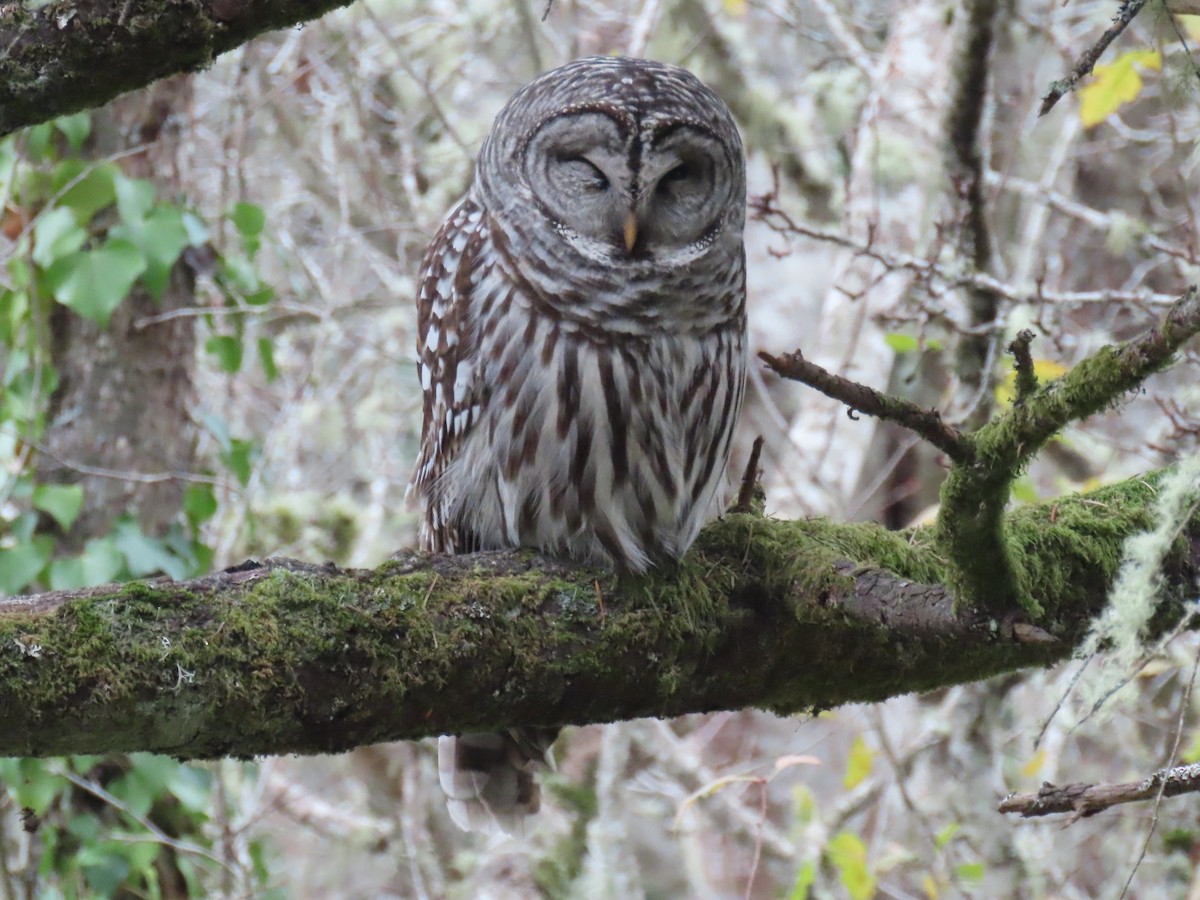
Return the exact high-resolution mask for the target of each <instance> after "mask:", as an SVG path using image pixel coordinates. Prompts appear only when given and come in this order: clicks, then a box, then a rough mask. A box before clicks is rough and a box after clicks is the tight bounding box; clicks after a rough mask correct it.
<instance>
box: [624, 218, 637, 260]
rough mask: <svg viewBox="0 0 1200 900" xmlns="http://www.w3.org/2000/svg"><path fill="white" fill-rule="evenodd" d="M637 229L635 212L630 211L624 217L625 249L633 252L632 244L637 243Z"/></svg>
mask: <svg viewBox="0 0 1200 900" xmlns="http://www.w3.org/2000/svg"><path fill="white" fill-rule="evenodd" d="M637 231H638V221H637V213H634V212H631V213H630V214H629V215H628V216H626V217H625V249H626V250H628V251H629V252H630V253H632V252H633V245H634V244H636V243H637Z"/></svg>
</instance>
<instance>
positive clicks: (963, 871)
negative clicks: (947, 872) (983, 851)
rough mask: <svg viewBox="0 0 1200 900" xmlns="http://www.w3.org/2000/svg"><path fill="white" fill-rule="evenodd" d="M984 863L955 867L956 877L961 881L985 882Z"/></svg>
mask: <svg viewBox="0 0 1200 900" xmlns="http://www.w3.org/2000/svg"><path fill="white" fill-rule="evenodd" d="M983 873H984V868H983V863H978V862H976V863H963V864H962V865H958V866H955V867H954V875H955V877H956V878H958V880H959V881H973V882H980V881H983Z"/></svg>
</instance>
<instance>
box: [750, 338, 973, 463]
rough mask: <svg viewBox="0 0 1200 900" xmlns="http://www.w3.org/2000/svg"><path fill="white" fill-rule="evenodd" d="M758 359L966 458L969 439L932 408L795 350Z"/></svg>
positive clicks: (853, 407) (970, 452) (852, 411)
mask: <svg viewBox="0 0 1200 900" xmlns="http://www.w3.org/2000/svg"><path fill="white" fill-rule="evenodd" d="M758 357H759V359H761V360H762V361H763V362H765V363H766V364H767V365H768V366H770V368H771V369H772V370H773V371H774V372H775V373H776V374H778V375H781V376H782V377H784V378H790V379H791V380H793V381H799V382H801V383H802V384H807V385H808V386H809V387H812V388H816V389H817V390H818V391H820V392H821V393H822V394H824V395H825V396H826V397H832V398H833V399H834V400H840V401H842V402H843V403H845V404H846V405H847V406H848V407H850V410H849V413H850V416H851V417H852V418H853V417H854V415H855V413H858V412H864V413H866V414H867V415H869V416H874V417H875V418H877V419H884V420H885V421H888V422H895V423H896V424H897V425H901V426H903V427H904V428H907V429H908V430H909V431H912V432H915V433H916V434H919V435H920V436H921V437H923V438H925V440H927V441H929V443H931V444H933V445H934V446H935V447H937V448H938V449H939V450H941V451H942V452H943V453H945V454H946V455H947V456H949V457H950V458H951V459H953V460H955V461H956V462H963V463H966V462H970V460H971V459H972V457H973V450H972V447H971V444H970V439H969V438H967V437H966V436H965V435H963V434H962V433H961V432H959V431H958V429H956V428H954V427H953V426H951V425H947V424H946V423H945V422H943V421H942V417H941V415H940V414H939V413H938V411H937V410H935V409H930V410H926V409H922V408H921V407H919V406H917V405H916V404H915V403H910V402H909V401H907V400H902V399H901V398H899V397H891V396H888V395H887V394H883V393H880V392H879V391H877V390H875V389H874V388H870V387H867V386H866V385H864V384H858V383H857V382H854V381H851V380H849V379H848V378H843V377H842V376H840V375H835V374H834V373H833V372H830V371H828V370H827V369H823V368H822V367H821V366H818V365H817V364H816V363H813V362H809V361H808V360H807V359H805V358H804V357H803V355H801V353H800V351H799V350H797V351H795V352H794V353H785V354H784V355H783V356H772V355H771V354H770V353H766V352H761V353H759V354H758Z"/></svg>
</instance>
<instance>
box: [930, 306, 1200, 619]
mask: <svg viewBox="0 0 1200 900" xmlns="http://www.w3.org/2000/svg"><path fill="white" fill-rule="evenodd" d="M1198 332H1200V299H1198V295H1197V291H1196V288H1195V287H1191V288H1189V289H1188V291H1187V293H1185V294H1184V295H1183V296H1182V297H1181V298H1180V299H1179V300H1178V301H1177V302H1176V303H1175V304H1174V305H1173V306H1172V307H1171V308H1170V310H1168V312H1167V314H1166V316H1165V317H1164V319H1163V320H1162V322H1160V323H1159V325H1158V326H1156V327H1154V328H1152V329H1150V331H1148V332H1146V333H1145V334H1143V335H1141V336H1140V337H1137V338H1135V339H1133V340H1131V341H1127V342H1126V343H1124V344H1120V345H1117V346H1106V347H1103V348H1102V349H1101V350H1100V351H1099V352H1097V353H1095V354H1093V355H1092V356H1090V357H1088V358H1087V359H1085V360H1084V361H1083V362H1081V363H1079V364H1078V365H1077V366H1075V367H1074V368H1073V369H1071V371H1070V372H1068V373H1067V374H1066V375H1064V376H1062V377H1061V378H1059V379H1057V380H1055V381H1052V382H1049V383H1048V384H1046V385H1044V386H1042V387H1040V388H1038V389H1036V390H1031V388H1032V387H1033V385H1032V384H1030V383H1029V381H1028V379H1023V380H1022V383H1023V390H1025V391H1026V392H1027V393H1026V395H1025V396H1024V397H1022V402H1019V403H1014V404H1013V405H1012V406H1011V407H1010V408H1009V409H1008V410H1006V411H1005V412H1003V413H1001V414H1000V415H999V416H998V417H996V418H995V419H993V420H992V421H991V422H989V423H988V424H986V425H984V426H982V427H981V428H980V429H979V430H978V431H976V432H975V433H974V434H972V435H971V439H972V441H973V444H974V449H975V456H974V459H973V460H971V461H970V462H968V463H965V464H964V463H956V464H955V465H954V466H953V467H952V468H951V470H950V473H949V474H948V475H947V477H946V481H945V483H944V484H943V485H942V492H941V510H940V512H939V514H938V524H937V529H936V533H937V539H938V543H939V545H940V546H941V547H942V548H943V549H944V550H945V552H946V554H947V556H948V558H949V560H950V562H951V563H952V565H953V567H954V575H953V577H952V584H953V585H954V587H955V589H956V591H957V592H958V593H959V594H960V595H961V599H963V600H964V601H966V602H970V603H973V604H977V605H979V606H980V607H982V608H986V609H991V610H993V611H994V612H996V613H997V614H1004V612H1005V611H1006V610H1015V609H1024V610H1025V612H1026V613H1028V614H1029V615H1030V616H1033V617H1034V618H1036V617H1038V616H1040V615H1041V613H1042V610H1043V605H1042V603H1041V602H1039V600H1038V599H1037V598H1038V593H1037V592H1036V591H1033V590H1031V588H1030V585H1029V584H1028V582H1027V577H1026V574H1027V573H1025V572H1023V571H1022V570H1021V567H1020V566H1019V565H1018V564H1017V560H1016V555H1015V554H1014V552H1013V548H1012V542H1011V535H1010V534H1009V533H1008V529H1006V526H1005V507H1006V505H1007V503H1008V500H1009V494H1010V491H1011V488H1012V483H1013V481H1014V480H1015V479H1016V478H1017V476H1018V475H1019V474H1020V473H1021V472H1022V471H1023V470H1024V469H1025V467H1026V466H1027V465H1028V464H1029V461H1030V460H1031V459H1033V457H1034V456H1035V455H1036V454H1037V453H1038V452H1039V451H1040V450H1041V449H1042V447H1043V446H1045V444H1046V442H1047V441H1048V440H1050V438H1052V437H1053V436H1054V435H1055V434H1057V433H1058V432H1060V431H1062V429H1063V428H1065V427H1066V426H1067V425H1068V424H1070V423H1071V422H1077V421H1079V420H1081V419H1085V418H1087V417H1088V416H1090V415H1093V414H1094V413H1097V412H1100V411H1101V410H1103V409H1105V408H1107V407H1109V406H1112V405H1113V404H1114V403H1116V402H1117V401H1118V400H1120V399H1121V397H1123V396H1124V395H1125V394H1127V393H1128V392H1129V391H1132V390H1134V389H1135V388H1137V387H1139V386H1140V385H1141V384H1142V383H1143V382H1144V381H1145V380H1146V379H1147V378H1149V377H1150V376H1151V375H1152V374H1154V373H1155V372H1157V371H1159V370H1161V369H1163V368H1165V367H1166V366H1167V365H1168V364H1169V363H1170V361H1171V357H1172V356H1173V355H1174V353H1175V352H1176V351H1177V350H1178V349H1179V348H1180V347H1182V346H1183V345H1184V344H1185V343H1186V342H1187V341H1188V340H1190V339H1191V338H1192V337H1194V336H1195V335H1196V334H1197V333H1198Z"/></svg>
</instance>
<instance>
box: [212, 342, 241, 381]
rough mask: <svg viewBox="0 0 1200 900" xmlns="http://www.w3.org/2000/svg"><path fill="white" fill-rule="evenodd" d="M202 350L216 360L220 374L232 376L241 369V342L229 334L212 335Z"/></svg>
mask: <svg viewBox="0 0 1200 900" xmlns="http://www.w3.org/2000/svg"><path fill="white" fill-rule="evenodd" d="M204 349H205V350H207V351H208V352H209V353H211V354H213V356H215V357H216V358H217V363H218V365H220V367H221V371H222V372H229V373H230V374H233V373H234V372H237V371H238V370H239V369H241V368H242V340H241V338H239V337H235V336H234V335H230V334H214V335H213V336H212V337H210V338H209V339H208V340H207V341H205V342H204Z"/></svg>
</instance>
